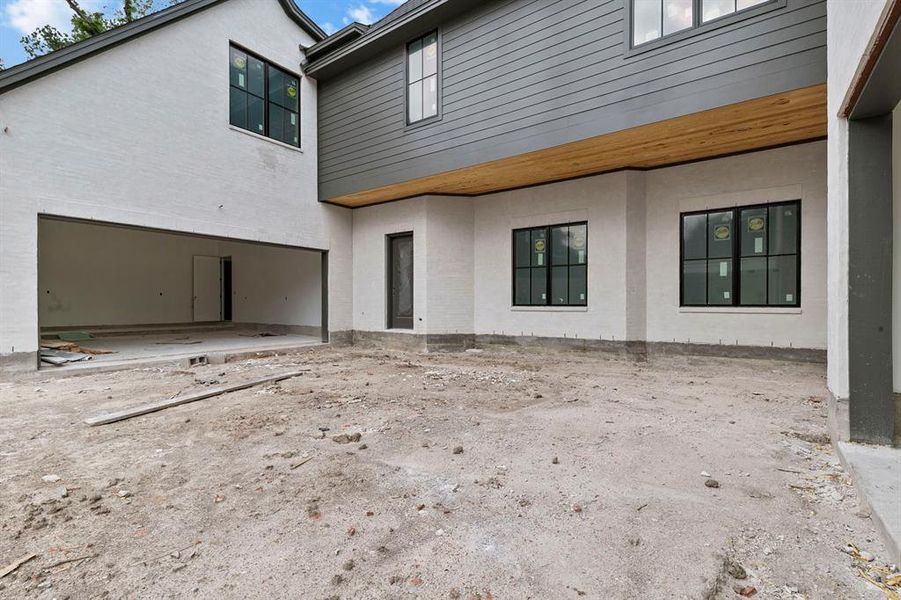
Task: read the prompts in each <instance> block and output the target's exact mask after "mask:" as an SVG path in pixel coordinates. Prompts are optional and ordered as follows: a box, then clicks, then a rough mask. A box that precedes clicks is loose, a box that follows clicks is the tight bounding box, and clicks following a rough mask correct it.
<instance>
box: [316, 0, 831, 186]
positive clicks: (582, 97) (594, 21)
mask: <svg viewBox="0 0 901 600" xmlns="http://www.w3.org/2000/svg"><path fill="white" fill-rule="evenodd" d="M626 6H627V5H626V4H625V2H624V0H606V1H599V0H494V1H491V0H489V1H487V2H485V3H484V4H483V5H482V6H480V7H478V8H475V9H473V10H470V11H468V12H466V13H463V14H461V15H459V16H457V17H456V18H454V19H452V20H451V21H448V22H446V23H443V24H442V26H441V28H440V34H441V47H442V53H441V54H442V74H441V76H442V97H441V111H442V115H441V119H440V120H438V121H434V122H431V123H429V124H427V125H422V126H415V125H414V126H411V127H408V126H406V124H405V120H404V111H405V102H404V94H405V81H404V77H405V67H404V47H403V45H402V44H400V45H398V46H397V47H396V48H393V49H392V50H390V51H388V52H384V53H382V54H381V55H379V56H374V57H372V58H371V59H370V60H368V61H366V62H363V63H361V64H359V65H357V66H354V67H352V68H349V69H348V70H346V71H344V72H342V73H340V74H338V75H336V76H334V77H332V78H329V79H325V80H323V81H321V82H320V84H319V107H320V108H319V115H320V121H319V181H320V196H321V198H322V199H324V200H328V199H330V198H334V197H336V196H340V195H343V194H349V193H353V192H357V191H361V190H364V189H370V188H373V187H378V186H382V185H389V184H392V183H397V182H400V181H405V180H408V179H412V178H416V177H423V176H427V175H431V174H434V173H439V172H442V171H447V170H450V169H456V168H461V167H465V166H469V165H473V164H478V163H479V162H484V161H487V160H495V159H498V158H504V157H506V156H511V155H515V154H520V153H522V152H529V151H532V150H539V149H542V148H546V147H551V146H555V145H559V144H563V143H567V142H571V141H575V140H578V139H583V138H585V137H589V136H593V135H601V134H603V133H608V132H610V131H616V130H619V129H624V128H628V127H633V126H637V125H642V124H645V123H650V122H653V121H657V120H661V119H666V118H671V117H674V116H679V115H682V114H688V113H692V112H697V111H699V110H706V109H709V108H715V107H716V106H722V105H725V104H731V103H734V102H740V101H742V100H748V99H751V98H755V97H761V96H766V95H770V94H775V93H779V92H783V91H787V90H791V89H796V88H799V87H804V86H807V85H813V84H816V83H822V82H824V81H825V78H826V69H825V58H826V53H825V46H826V36H825V31H826V9H825V2H824V0H785V1H784V5H779V6H778V7H774V6H771V7H769V8H768V9H766V10H761V11H759V12H753V13H751V14H749V15H748V17H747V18H743V19H737V20H735V22H732V23H730V24H727V25H721V26H719V27H710V28H709V29H708V28H707V26H704V27H702V28H701V30H699V31H697V32H696V34H695V35H692V36H690V37H688V38H686V39H683V40H679V41H674V42H672V43H669V44H661V45H658V46H656V47H654V48H649V49H647V50H642V49H639V50H638V51H634V50H630V49H628V47H627V45H626V44H625V40H626V37H625V31H624V29H625V27H627V23H628V19H626V18H625V16H626V10H625V7H626ZM363 52H365V50H363Z"/></svg>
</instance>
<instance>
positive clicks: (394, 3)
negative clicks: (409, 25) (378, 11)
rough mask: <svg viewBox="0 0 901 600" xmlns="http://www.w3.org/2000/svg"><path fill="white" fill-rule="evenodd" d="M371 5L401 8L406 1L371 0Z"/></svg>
mask: <svg viewBox="0 0 901 600" xmlns="http://www.w3.org/2000/svg"><path fill="white" fill-rule="evenodd" d="M369 2H370V3H371V4H385V5H387V6H400V5H401V4H403V3H404V2H406V0H369Z"/></svg>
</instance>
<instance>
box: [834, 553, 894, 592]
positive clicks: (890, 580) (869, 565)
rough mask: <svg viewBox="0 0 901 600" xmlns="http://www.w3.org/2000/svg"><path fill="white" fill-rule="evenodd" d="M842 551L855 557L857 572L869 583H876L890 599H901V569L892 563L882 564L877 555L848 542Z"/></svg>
mask: <svg viewBox="0 0 901 600" xmlns="http://www.w3.org/2000/svg"><path fill="white" fill-rule="evenodd" d="M842 551H843V552H844V553H845V554H848V555H849V556H850V557H851V558H853V559H854V563H855V564H854V567H855V570H856V571H857V574H858V575H859V576H860V577H861V578H862V579H864V580H866V581H867V582H868V583H870V584H872V585H875V586H876V587H878V588H879V589H880V590H882V593H883V594H885V597H886V598H888V599H889V600H901V570H899V569H898V568H897V567H896V566H894V565H892V566H889V565H881V564H879V563H878V562H877V561H876V557H875V556H873V555H872V554H871V553H869V552H866V551H863V550H861V549H860V548H858V547H857V546H855V545H854V544H848V545H847V546H845V547H844V548H843V549H842Z"/></svg>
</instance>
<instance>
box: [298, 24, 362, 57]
mask: <svg viewBox="0 0 901 600" xmlns="http://www.w3.org/2000/svg"><path fill="white" fill-rule="evenodd" d="M367 31H369V25H364V24H363V23H357V22H356V21H354V22H353V23H351V24H350V25H346V26H345V27H342V28H341V29H339V30H338V31H336V32H335V33H333V34H332V35H330V36H328V37H327V38H325V39H324V40H321V41H319V42H316V43H315V44H313V45H312V46H310V47H309V48H306V50H305V53H306V56H307V58H308V59H309V60H314V59H313V57H314V56H316V55H318V54H324V53H326V52H328V51H329V49H330V48H331V47H333V46H335V45H336V44H340V43H341V42H344V43H345V44H348V43H350V42H351V41H353V40H355V39H356V38H359V37H360V36H362V35H363V34H365V33H366V32H367Z"/></svg>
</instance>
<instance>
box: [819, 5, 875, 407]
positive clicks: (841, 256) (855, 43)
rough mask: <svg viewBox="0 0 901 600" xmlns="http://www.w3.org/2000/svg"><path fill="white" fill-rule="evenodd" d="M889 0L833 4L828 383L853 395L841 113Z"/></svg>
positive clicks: (845, 168) (834, 390) (829, 32)
mask: <svg viewBox="0 0 901 600" xmlns="http://www.w3.org/2000/svg"><path fill="white" fill-rule="evenodd" d="M886 3H887V0H860V1H858V2H829V3H827V20H828V23H829V28H828V30H827V48H828V60H827V62H828V65H829V68H828V77H827V95H828V112H827V115H828V119H829V126H828V136H829V139H828V142H827V144H828V173H829V174H828V189H829V200H828V227H827V230H828V234H827V235H828V243H827V247H828V277H827V289H828V290H829V316H828V321H827V331H828V353H829V360H828V363H827V384H828V386H829V389H830V391H831V392H832V394H833V395H834V396H836V397H837V398H847V397H848V364H849V356H848V121H847V120H846V119H842V118H839V117H838V116H837V115H838V113H839V109H840V108H841V104H842V101H843V100H844V98H845V95H846V93H847V91H848V88H849V87H850V84H851V81H852V79H853V77H854V73H855V72H856V70H857V66H858V64H860V61H861V58H862V57H863V53H864V50H865V49H866V47H867V44H869V42H870V39H871V37H872V35H873V31H874V30H875V28H876V24H877V22H878V20H879V16H880V15H881V14H882V11H883V9H884V8H885V6H886Z"/></svg>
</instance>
